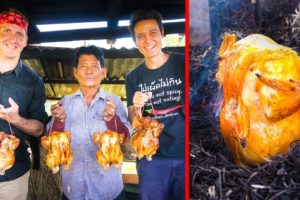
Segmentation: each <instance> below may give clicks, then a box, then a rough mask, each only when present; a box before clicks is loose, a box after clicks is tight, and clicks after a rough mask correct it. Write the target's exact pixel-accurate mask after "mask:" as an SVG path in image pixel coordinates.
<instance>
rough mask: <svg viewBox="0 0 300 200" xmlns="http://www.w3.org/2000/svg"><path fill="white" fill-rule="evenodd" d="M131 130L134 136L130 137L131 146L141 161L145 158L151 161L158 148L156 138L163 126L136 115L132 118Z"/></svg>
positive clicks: (153, 120)
mask: <svg viewBox="0 0 300 200" xmlns="http://www.w3.org/2000/svg"><path fill="white" fill-rule="evenodd" d="M132 128H133V132H134V136H133V137H132V146H133V148H134V150H135V151H136V153H137V157H138V158H139V159H141V158H142V157H143V156H146V158H147V160H149V161H150V160H151V158H152V155H154V154H155V153H156V151H157V149H158V147H159V141H158V136H159V135H160V134H161V132H162V130H163V128H164V125H163V124H162V123H159V122H158V121H157V120H156V119H152V118H151V117H141V116H138V115H136V116H135V117H134V118H133V123H132Z"/></svg>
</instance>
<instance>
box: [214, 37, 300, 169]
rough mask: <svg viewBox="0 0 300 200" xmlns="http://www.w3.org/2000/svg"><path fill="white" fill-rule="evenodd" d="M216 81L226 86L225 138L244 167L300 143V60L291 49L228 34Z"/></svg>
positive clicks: (222, 121)
mask: <svg viewBox="0 0 300 200" xmlns="http://www.w3.org/2000/svg"><path fill="white" fill-rule="evenodd" d="M219 57H220V60H219V68H218V73H217V79H218V81H219V82H220V83H221V84H222V86H223V94H224V103H225V104H224V106H223V108H222V110H221V113H220V127H221V130H222V135H223V137H224V139H225V141H226V143H227V144H228V146H229V148H230V150H231V152H232V153H233V155H234V158H235V160H236V162H237V163H238V164H240V165H243V166H251V165H256V164H262V163H265V162H267V161H269V160H270V159H272V158H273V157H274V156H276V155H278V154H285V153H287V150H288V147H289V144H290V143H291V142H292V141H294V140H299V139H300V59H299V57H298V56H297V54H296V52H294V51H293V50H292V49H290V48H287V47H284V46H281V45H279V44H277V43H275V42H274V41H272V40H271V39H270V38H268V37H266V36H264V35H259V34H254V35H250V36H248V37H246V38H244V39H242V40H239V41H237V42H236V38H235V35H226V36H225V38H224V40H223V43H222V45H221V47H220V50H219Z"/></svg>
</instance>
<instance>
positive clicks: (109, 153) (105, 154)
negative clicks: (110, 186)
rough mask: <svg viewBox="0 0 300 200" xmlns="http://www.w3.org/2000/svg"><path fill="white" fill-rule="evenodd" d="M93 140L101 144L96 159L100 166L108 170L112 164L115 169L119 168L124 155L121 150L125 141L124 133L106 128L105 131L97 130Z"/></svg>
mask: <svg viewBox="0 0 300 200" xmlns="http://www.w3.org/2000/svg"><path fill="white" fill-rule="evenodd" d="M93 141H94V143H95V144H98V145H99V150H98V151H97V154H96V159H97V161H98V163H99V165H100V166H102V167H103V169H104V170H105V171H106V170H108V168H109V167H110V165H111V164H112V165H113V166H114V168H115V169H119V168H120V166H121V164H122V162H123V160H124V156H123V153H122V151H121V146H120V145H121V144H122V143H123V141H124V134H123V133H122V134H119V133H117V132H114V131H111V130H106V131H105V132H103V133H99V132H96V133H94V135H93Z"/></svg>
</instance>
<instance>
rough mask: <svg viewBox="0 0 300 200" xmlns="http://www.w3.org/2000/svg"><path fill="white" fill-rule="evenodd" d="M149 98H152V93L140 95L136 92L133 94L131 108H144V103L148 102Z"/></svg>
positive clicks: (140, 93)
mask: <svg viewBox="0 0 300 200" xmlns="http://www.w3.org/2000/svg"><path fill="white" fill-rule="evenodd" d="M151 97H152V92H145V93H142V92H140V91H137V92H135V93H134V96H133V106H134V107H135V108H142V107H144V106H145V103H146V102H147V101H149V99H150V98H151Z"/></svg>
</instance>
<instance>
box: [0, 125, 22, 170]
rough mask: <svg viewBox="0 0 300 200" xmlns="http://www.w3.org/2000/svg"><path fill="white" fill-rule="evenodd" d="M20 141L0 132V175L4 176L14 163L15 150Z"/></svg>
mask: <svg viewBox="0 0 300 200" xmlns="http://www.w3.org/2000/svg"><path fill="white" fill-rule="evenodd" d="M19 144H20V139H19V138H17V137H15V136H14V135H8V134H6V133H4V132H3V131H0V175H4V174H5V171H6V170H7V169H10V168H11V167H12V166H13V164H14V162H15V149H16V148H17V147H18V146H19Z"/></svg>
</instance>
